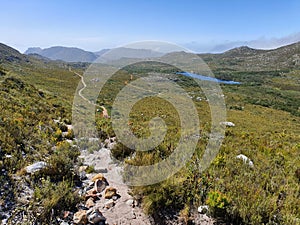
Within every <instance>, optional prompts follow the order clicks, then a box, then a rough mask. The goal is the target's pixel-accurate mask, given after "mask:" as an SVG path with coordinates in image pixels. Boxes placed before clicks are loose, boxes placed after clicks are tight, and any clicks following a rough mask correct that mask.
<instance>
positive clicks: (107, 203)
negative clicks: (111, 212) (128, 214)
mask: <svg viewBox="0 0 300 225" xmlns="http://www.w3.org/2000/svg"><path fill="white" fill-rule="evenodd" d="M114 205H115V202H114V200H112V199H110V200H108V201H107V202H105V203H104V206H105V208H107V209H110V208H111V207H113V206H114Z"/></svg>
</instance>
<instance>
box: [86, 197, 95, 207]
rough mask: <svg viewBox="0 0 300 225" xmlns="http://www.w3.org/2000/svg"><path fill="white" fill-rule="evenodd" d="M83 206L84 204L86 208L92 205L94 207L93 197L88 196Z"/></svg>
mask: <svg viewBox="0 0 300 225" xmlns="http://www.w3.org/2000/svg"><path fill="white" fill-rule="evenodd" d="M85 206H86V207H87V208H92V207H94V206H95V202H94V198H92V197H91V198H89V199H88V200H87V201H86V203H85Z"/></svg>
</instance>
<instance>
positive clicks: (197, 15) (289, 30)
mask: <svg viewBox="0 0 300 225" xmlns="http://www.w3.org/2000/svg"><path fill="white" fill-rule="evenodd" d="M0 5H1V13H0V20H1V26H0V42H2V43H5V44H8V45H10V46H13V47H15V48H17V49H19V50H20V51H24V50H26V49H27V48H28V47H31V46H40V47H49V46H54V45H63V46H76V47H80V48H83V49H86V50H92V51H97V50H100V49H102V48H111V47H115V46H118V45H122V44H126V43H128V42H133V41H141V40H162V41H169V42H174V43H177V44H180V45H184V46H187V47H190V48H194V49H195V50H197V51H206V50H208V49H209V48H211V47H213V46H215V45H220V44H231V43H242V42H243V43H250V45H251V43H254V42H251V41H258V42H259V43H260V44H261V45H262V46H261V47H264V46H263V45H264V44H263V43H266V42H268V41H270V42H274V44H273V45H275V46H276V43H277V45H278V43H281V42H280V41H282V40H281V39H282V38H283V39H284V40H285V41H283V42H289V37H290V36H292V37H293V38H294V39H295V38H296V39H297V38H298V36H299V40H300V35H299V34H300V16H299V12H300V1H299V0H290V1H289V0H287V1H283V0H282V1H278V0H272V1H271V0H260V1H258V0H252V1H250V0H228V1H224V0H211V1H209V0H207V1H201V0H199V1H196V0H195V1H191V0H190V1H189V0H187V1H183V0H182V1H178V0H170V1H163V0H152V1H151V0H148V1H146V0H132V1H130V0H129V1H124V0H123V1H122V0H106V1H103V0H98V1H96V0H95V1H88V0H87V1H75V0H73V1H71V0H60V1H58V0H52V1H50V0H48V1H46V0H45V1H40V0H27V1H22V0H11V1H5V0H0ZM294 39H293V40H294ZM255 43H256V44H257V42H255ZM270 46H271V45H270ZM258 47H260V46H259V45H258Z"/></svg>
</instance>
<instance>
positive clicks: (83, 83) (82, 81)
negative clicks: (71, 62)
mask: <svg viewBox="0 0 300 225" xmlns="http://www.w3.org/2000/svg"><path fill="white" fill-rule="evenodd" d="M69 71H70V72H72V73H74V74H76V75H77V76H79V77H80V81H81V83H82V85H83V87H82V88H81V89H80V90H79V91H78V95H79V96H80V97H81V98H82V99H83V100H84V101H86V102H88V103H89V104H92V105H94V106H97V104H95V103H94V102H91V101H90V100H89V99H87V98H86V97H84V96H83V95H82V91H83V90H84V89H85V88H86V86H87V85H86V83H85V81H84V78H83V76H82V75H81V74H80V73H77V72H76V71H73V70H72V69H71V67H69ZM101 108H102V109H103V110H104V109H105V107H104V106H101ZM105 110H106V109H105ZM106 112H107V110H106Z"/></svg>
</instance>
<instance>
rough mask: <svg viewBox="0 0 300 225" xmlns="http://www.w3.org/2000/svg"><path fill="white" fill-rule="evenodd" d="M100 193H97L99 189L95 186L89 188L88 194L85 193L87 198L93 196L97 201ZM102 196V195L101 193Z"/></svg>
mask: <svg viewBox="0 0 300 225" xmlns="http://www.w3.org/2000/svg"><path fill="white" fill-rule="evenodd" d="M98 197H99V195H98V193H97V191H96V190H95V189H94V188H93V189H91V190H88V191H87V193H86V195H85V200H88V199H89V198H93V199H94V201H96V200H97V199H98ZM100 197H101V195H100Z"/></svg>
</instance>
